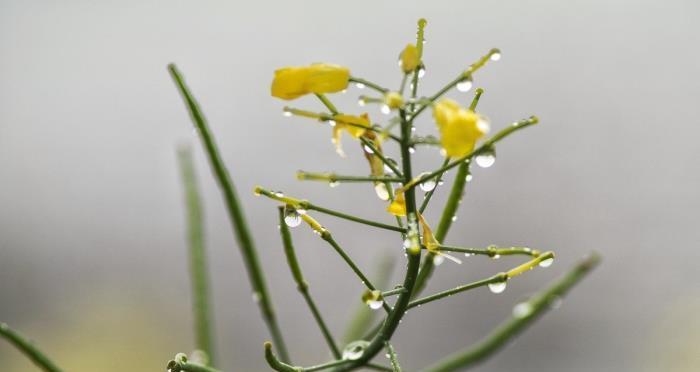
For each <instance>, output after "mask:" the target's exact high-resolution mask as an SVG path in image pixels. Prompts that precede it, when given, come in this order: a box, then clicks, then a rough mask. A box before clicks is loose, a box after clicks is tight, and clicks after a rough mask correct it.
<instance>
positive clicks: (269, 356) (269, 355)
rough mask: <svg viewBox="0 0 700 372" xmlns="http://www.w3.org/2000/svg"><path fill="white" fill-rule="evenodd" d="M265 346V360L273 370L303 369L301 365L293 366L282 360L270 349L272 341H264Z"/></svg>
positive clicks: (293, 370)
mask: <svg viewBox="0 0 700 372" xmlns="http://www.w3.org/2000/svg"><path fill="white" fill-rule="evenodd" d="M263 346H264V347H265V360H266V361H267V364H269V365H270V368H272V369H274V370H275V371H279V372H302V371H303V370H304V369H303V368H301V367H295V366H292V365H289V364H287V363H284V362H282V361H281V360H280V359H279V358H277V356H276V355H275V353H274V352H273V351H272V343H271V342H265V343H264V344H263Z"/></svg>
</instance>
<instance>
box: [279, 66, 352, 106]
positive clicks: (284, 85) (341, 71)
mask: <svg viewBox="0 0 700 372" xmlns="http://www.w3.org/2000/svg"><path fill="white" fill-rule="evenodd" d="M349 80H350V70H348V69H347V68H346V67H342V66H338V65H332V64H328V63H316V64H313V65H310V66H301V67H285V68H281V69H279V70H276V71H275V77H274V79H273V80H272V87H271V89H270V91H271V94H272V96H274V97H277V98H281V99H286V100H292V99H295V98H298V97H301V96H303V95H305V94H309V93H319V94H321V93H334V92H339V91H341V90H343V89H345V88H347V86H348V83H349Z"/></svg>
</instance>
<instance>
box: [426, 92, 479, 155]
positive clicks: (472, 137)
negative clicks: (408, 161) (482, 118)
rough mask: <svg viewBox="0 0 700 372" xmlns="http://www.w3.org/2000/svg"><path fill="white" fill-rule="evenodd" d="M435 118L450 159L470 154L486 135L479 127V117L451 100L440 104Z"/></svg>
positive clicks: (434, 114)
mask: <svg viewBox="0 0 700 372" xmlns="http://www.w3.org/2000/svg"><path fill="white" fill-rule="evenodd" d="M433 116H434V118H435V123H436V124H437V127H438V129H439V130H440V142H441V144H442V147H443V148H444V149H445V151H446V152H447V156H449V157H460V156H464V155H467V154H469V153H470V152H472V150H474V146H475V144H476V141H478V140H479V139H480V138H481V137H483V136H484V134H485V128H484V127H483V126H479V125H478V122H479V116H478V115H477V114H476V113H474V112H473V111H471V110H467V109H465V108H462V107H460V106H459V104H458V103H457V102H455V101H452V100H450V99H444V100H442V101H440V102H438V103H437V104H436V105H435V106H434V108H433Z"/></svg>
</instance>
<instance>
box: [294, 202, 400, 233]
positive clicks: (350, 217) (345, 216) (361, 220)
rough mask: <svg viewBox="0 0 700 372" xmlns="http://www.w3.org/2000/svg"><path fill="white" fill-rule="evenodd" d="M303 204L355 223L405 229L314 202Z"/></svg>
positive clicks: (382, 227) (392, 229) (386, 228)
mask: <svg viewBox="0 0 700 372" xmlns="http://www.w3.org/2000/svg"><path fill="white" fill-rule="evenodd" d="M303 205H304V206H306V209H308V210H313V211H317V212H321V213H325V214H328V215H331V216H335V217H338V218H343V219H346V220H349V221H353V222H357V223H361V224H365V225H369V226H373V227H378V228H380V229H385V230H391V231H397V232H400V233H404V232H406V229H405V228H402V227H397V226H392V225H387V224H384V223H381V222H376V221H370V220H366V219H364V218H360V217H355V216H353V215H349V214H346V213H342V212H338V211H334V210H332V209H328V208H324V207H321V206H318V205H316V204H312V203H310V202H307V203H304V204H303Z"/></svg>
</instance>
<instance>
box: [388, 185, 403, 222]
mask: <svg viewBox="0 0 700 372" xmlns="http://www.w3.org/2000/svg"><path fill="white" fill-rule="evenodd" d="M386 211H387V212H389V213H391V214H393V215H394V216H399V217H401V216H405V215H406V199H405V198H404V196H403V190H396V195H394V201H393V202H391V204H389V206H388V207H387V208H386Z"/></svg>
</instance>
